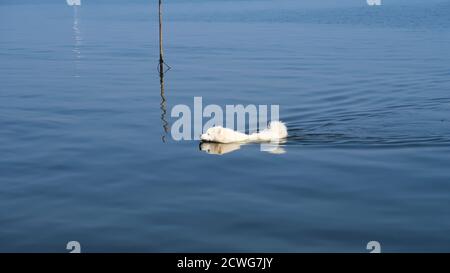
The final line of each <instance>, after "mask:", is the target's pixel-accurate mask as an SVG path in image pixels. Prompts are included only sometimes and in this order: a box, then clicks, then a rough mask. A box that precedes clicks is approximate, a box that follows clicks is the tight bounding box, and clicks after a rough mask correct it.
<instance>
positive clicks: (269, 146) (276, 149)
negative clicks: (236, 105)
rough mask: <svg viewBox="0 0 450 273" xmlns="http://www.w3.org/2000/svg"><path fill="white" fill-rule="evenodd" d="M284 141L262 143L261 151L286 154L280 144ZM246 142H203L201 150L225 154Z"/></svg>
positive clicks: (239, 147) (237, 148)
mask: <svg viewBox="0 0 450 273" xmlns="http://www.w3.org/2000/svg"><path fill="white" fill-rule="evenodd" d="M283 143H285V141H283V142H267V143H261V144H260V151H262V152H267V153H271V154H284V153H286V150H285V149H284V148H283V147H282V146H281V145H280V144H283ZM244 145H246V144H245V143H226V144H224V143H215V142H201V143H200V147H199V148H200V150H201V151H203V152H206V153H208V154H214V155H223V154H228V153H231V152H235V151H237V150H239V149H241V147H242V146H244Z"/></svg>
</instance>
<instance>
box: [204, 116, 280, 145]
mask: <svg viewBox="0 0 450 273" xmlns="http://www.w3.org/2000/svg"><path fill="white" fill-rule="evenodd" d="M287 135H288V133H287V128H286V125H284V123H283V122H281V121H272V122H270V124H269V126H268V127H267V128H266V129H264V130H262V131H261V132H259V133H253V134H250V135H247V134H244V133H241V132H236V131H234V130H231V129H229V128H223V127H222V126H215V127H212V128H209V129H208V130H206V133H204V134H202V135H201V137H200V139H201V140H203V141H209V142H218V143H236V142H242V143H245V142H268V141H279V140H281V139H284V138H286V137H287Z"/></svg>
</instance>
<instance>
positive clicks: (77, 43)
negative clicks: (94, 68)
mask: <svg viewBox="0 0 450 273" xmlns="http://www.w3.org/2000/svg"><path fill="white" fill-rule="evenodd" d="M72 29H73V37H74V47H73V50H72V51H73V53H74V67H75V72H74V77H76V78H78V77H80V75H79V66H80V63H81V45H82V42H83V38H82V37H81V31H80V28H79V19H78V6H77V5H73V27H72Z"/></svg>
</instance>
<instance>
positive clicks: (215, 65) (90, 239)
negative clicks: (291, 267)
mask: <svg viewBox="0 0 450 273" xmlns="http://www.w3.org/2000/svg"><path fill="white" fill-rule="evenodd" d="M156 2H157V1H137V0H135V1H126V3H125V1H95V0H91V1H89V0H84V1H82V5H81V6H80V7H78V8H77V9H76V10H75V9H74V8H73V7H70V6H67V4H66V2H65V1H64V0H54V1H50V0H47V1H31V0H30V1H26V0H20V1H12V0H2V1H1V2H0V251H1V252H9V251H13V252H67V250H66V249H65V247H66V243H67V242H68V241H72V240H76V241H79V242H80V243H81V246H82V251H84V252H103V251H105V252H173V251H200V252H202V251H206V252H208V251H256V252H268V251H276V252H310V251H312V252H367V250H366V244H367V242H369V241H372V240H376V241H379V242H380V243H381V247H382V251H384V252H398V251H406V252H422V251H424V252H431V251H446V252H448V251H450V217H449V215H450V66H449V65H450V52H449V48H450V47H449V45H450V44H449V43H450V2H449V1H439V0H433V1H406V0H404V1H401V0H384V1H383V5H382V6H378V7H370V6H368V5H367V4H366V2H365V1H364V0H344V1H331V0H327V1H313V0H306V1H296V0H277V1H268V0H261V1H256V0H248V1H218V0H216V1H206V0H202V1H193V0H191V1H185V0H183V1H182V0H172V1H166V2H167V3H164V16H165V17H164V20H165V25H164V31H165V58H166V62H167V63H168V64H169V65H170V66H172V69H171V70H170V71H168V72H167V73H166V74H165V77H164V93H163V94H161V89H160V79H159V74H158V72H157V69H156V67H157V63H158V57H159V55H158V54H159V53H158V28H157V6H156ZM194 96H201V97H203V103H204V104H205V105H206V104H218V105H221V106H224V105H226V104H244V105H247V104H255V105H259V104H268V105H271V104H279V105H280V118H281V119H282V120H283V121H285V122H286V123H287V125H288V128H289V134H290V137H289V138H288V140H287V142H286V143H284V144H282V147H280V149H283V150H284V151H285V153H279V154H274V153H268V152H264V151H261V148H260V145H258V144H250V145H244V146H241V147H231V148H232V149H231V148H230V147H228V148H227V147H210V148H211V150H214V151H222V152H223V151H228V150H233V149H234V151H231V152H229V153H226V154H223V155H215V154H209V153H206V152H205V151H201V146H200V143H199V142H198V141H194V140H191V141H174V140H173V139H172V137H171V134H170V132H168V133H166V132H165V131H167V129H168V128H169V126H170V125H171V124H173V122H174V121H175V120H176V119H175V118H172V117H171V116H170V111H171V109H172V107H173V106H175V105H177V104H187V105H192V104H193V98H194ZM166 124H167V125H166Z"/></svg>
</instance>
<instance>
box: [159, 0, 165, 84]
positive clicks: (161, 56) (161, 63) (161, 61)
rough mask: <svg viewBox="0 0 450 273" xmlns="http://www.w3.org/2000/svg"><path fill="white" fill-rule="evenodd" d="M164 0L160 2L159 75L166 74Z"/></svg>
mask: <svg viewBox="0 0 450 273" xmlns="http://www.w3.org/2000/svg"><path fill="white" fill-rule="evenodd" d="M161 2H162V0H159V73H160V74H161V76H162V75H163V74H164V52H163V35H162V6H161V4H162V3H161Z"/></svg>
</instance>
